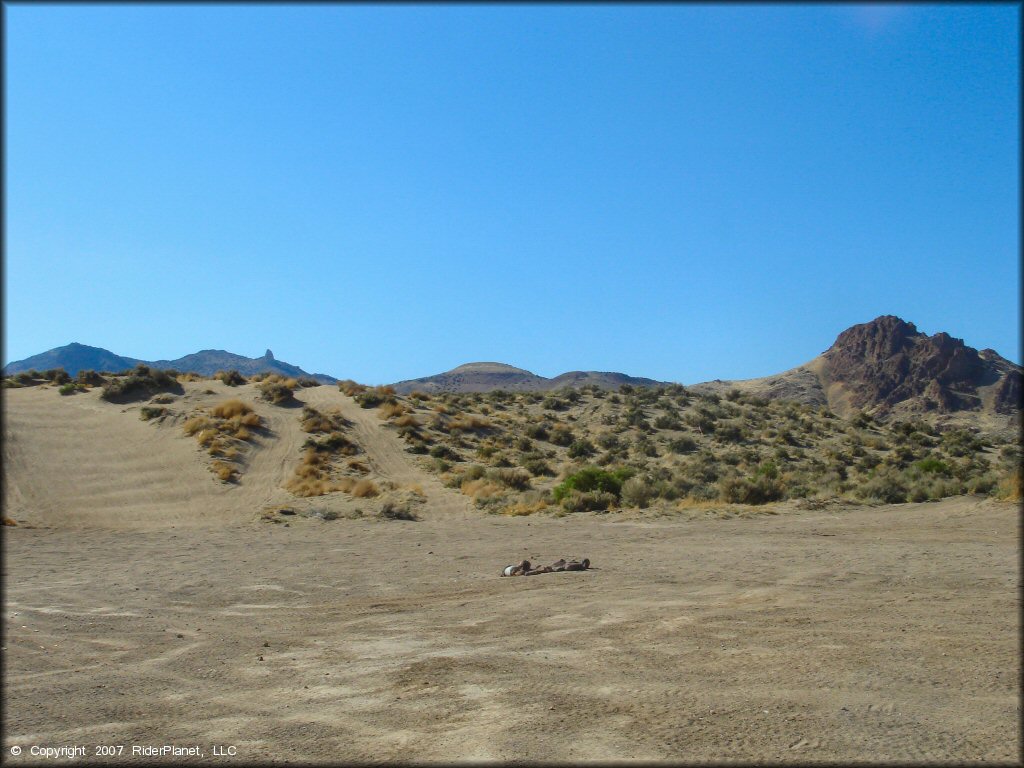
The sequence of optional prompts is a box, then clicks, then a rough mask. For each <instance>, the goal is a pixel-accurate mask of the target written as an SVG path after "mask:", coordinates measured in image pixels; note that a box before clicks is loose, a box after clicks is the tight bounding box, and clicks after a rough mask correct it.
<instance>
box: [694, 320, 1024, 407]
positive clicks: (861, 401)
mask: <svg viewBox="0 0 1024 768" xmlns="http://www.w3.org/2000/svg"><path fill="white" fill-rule="evenodd" d="M733 388H735V389H739V390H740V391H747V392H751V393H754V394H759V395H761V396H764V397H770V398H780V399H782V398H785V399H793V400H800V401H802V402H806V403H809V404H814V405H827V406H829V407H830V408H831V409H832V410H833V411H835V412H836V413H838V414H840V415H849V414H851V413H854V412H856V411H858V410H866V411H868V412H871V413H873V414H874V415H876V416H881V417H885V416H889V415H910V414H924V413H934V414H957V413H964V412H977V413H981V414H985V415H990V416H994V417H996V416H1016V415H1019V414H1020V409H1021V393H1022V374H1021V367H1020V366H1019V365H1015V364H1014V363H1012V362H1010V361H1009V360H1007V359H1006V358H1004V357H1001V356H1000V355H999V354H997V353H996V352H995V351H993V350H991V349H985V350H982V351H980V352H979V351H978V350H976V349H974V348H973V347H969V346H967V345H966V344H964V342H963V340H962V339H956V338H953V337H952V336H950V335H949V334H947V333H936V334H935V335H934V336H928V335H926V334H924V333H921V332H920V331H918V330H917V328H916V327H915V326H914V324H913V323H908V322H906V321H905V320H902V319H900V318H898V317H895V316H893V315H884V316H882V317H878V318H875V319H874V320H872V321H871V322H869V323H862V324H860V325H855V326H853V327H851V328H848V329H846V330H845V331H843V332H842V333H841V334H839V336H838V338H836V341H835V343H834V344H833V345H832V346H831V347H829V348H828V349H827V350H826V351H825V352H824V353H822V354H821V355H819V356H818V357H816V358H814V359H813V360H811V361H810V362H808V363H805V364H804V365H801V366H797V367H796V368H793V369H791V370H789V371H785V372H784V373H780V374H776V375H775V376H767V377H764V378H760V379H747V380H745V381H717V380H716V381H713V382H705V383H703V384H697V385H694V386H693V387H692V389H694V390H695V391H698V392H700V391H718V392H724V391H727V390H729V389H733Z"/></svg>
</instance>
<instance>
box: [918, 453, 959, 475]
mask: <svg viewBox="0 0 1024 768" xmlns="http://www.w3.org/2000/svg"><path fill="white" fill-rule="evenodd" d="M914 466H915V467H916V468H917V469H918V470H920V471H921V472H924V473H927V474H932V475H946V476H947V477H948V476H949V475H950V474H951V473H950V469H949V464H947V463H946V462H944V461H942V460H941V459H938V458H936V457H935V456H929V457H928V458H925V459H921V461H918V462H915V463H914Z"/></svg>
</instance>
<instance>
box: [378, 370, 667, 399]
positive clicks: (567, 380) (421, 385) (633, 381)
mask: <svg viewBox="0 0 1024 768" xmlns="http://www.w3.org/2000/svg"><path fill="white" fill-rule="evenodd" d="M661 383H663V382H659V381H655V380H654V379H645V378H642V377H638V376H627V375H626V374H624V373H614V372H604V371H569V372H568V373H563V374H560V375H558V376H555V377H554V378H550V379H549V378H546V377H544V376H538V375H537V374H536V373H532V372H530V371H527V370H524V369H522V368H516V367H514V366H511V365H506V364H505V363H486V362H481V363H467V364H466V365H460V366H459V367H458V368H453V369H452V370H450V371H445V372H444V373H439V374H436V375H434V376H424V377H422V378H419V379H406V380H405V381H398V382H395V383H394V384H392V385H391V386H392V387H394V389H395V391H396V392H398V393H399V394H408V393H409V392H413V391H415V390H419V391H420V392H425V393H431V394H432V393H435V392H490V391H491V390H494V389H506V390H509V391H510V392H542V391H545V390H552V389H561V388H562V387H582V386H587V385H592V384H593V385H596V386H598V387H601V388H602V389H618V388H619V387H620V386H622V385H623V384H630V385H632V386H635V387H652V386H656V385H658V384H661Z"/></svg>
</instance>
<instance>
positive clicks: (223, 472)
mask: <svg viewBox="0 0 1024 768" xmlns="http://www.w3.org/2000/svg"><path fill="white" fill-rule="evenodd" d="M210 469H212V470H213V473H214V474H215V475H217V477H218V478H220V479H221V480H222V481H223V482H225V483H233V482H236V481H237V480H238V470H237V469H236V468H235V467H234V466H232V465H231V464H228V463H227V462H225V461H215V462H213V464H211V465H210Z"/></svg>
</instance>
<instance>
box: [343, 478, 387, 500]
mask: <svg viewBox="0 0 1024 768" xmlns="http://www.w3.org/2000/svg"><path fill="white" fill-rule="evenodd" d="M349 493H350V494H352V495H353V496H355V497H356V498H357V499H365V498H370V497H373V496H376V495H377V494H378V493H380V491H379V490H378V489H377V486H376V485H375V484H374V482H373V481H372V480H367V479H365V478H364V479H362V480H357V481H356V482H355V484H354V485H353V486H352V490H351V491H349Z"/></svg>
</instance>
